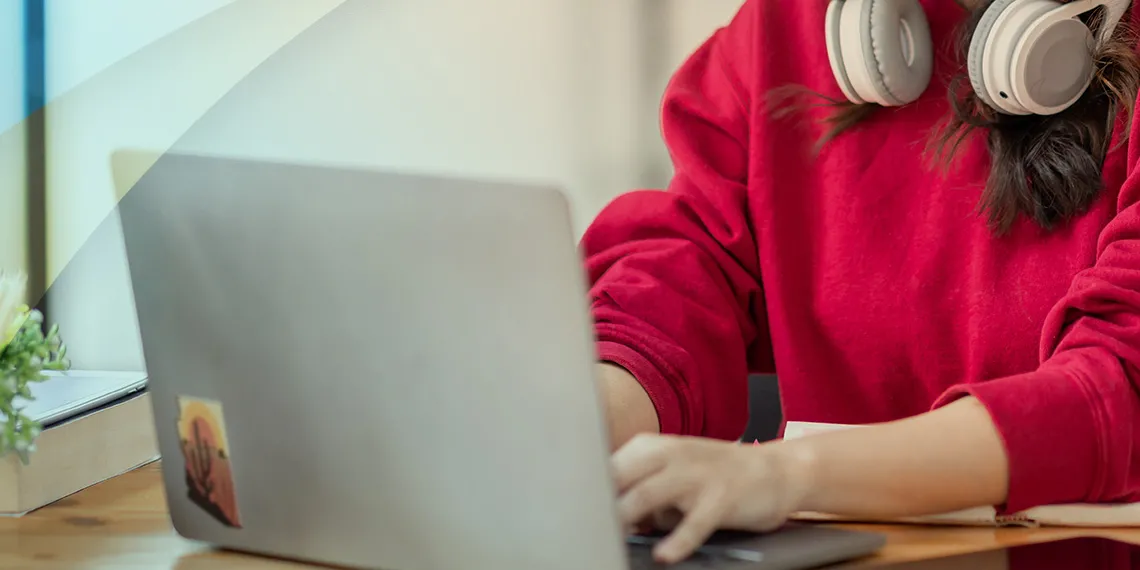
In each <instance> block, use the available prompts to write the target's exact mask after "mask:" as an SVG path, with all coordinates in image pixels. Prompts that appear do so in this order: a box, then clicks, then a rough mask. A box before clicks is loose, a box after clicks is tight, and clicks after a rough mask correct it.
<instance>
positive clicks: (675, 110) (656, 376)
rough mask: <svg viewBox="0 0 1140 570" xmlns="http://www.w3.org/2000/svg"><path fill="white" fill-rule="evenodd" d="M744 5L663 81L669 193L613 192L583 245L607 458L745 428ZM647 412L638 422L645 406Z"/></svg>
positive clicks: (748, 239)
mask: <svg viewBox="0 0 1140 570" xmlns="http://www.w3.org/2000/svg"><path fill="white" fill-rule="evenodd" d="M755 4H756V3H755V2H748V3H746V4H745V6H744V8H742V10H741V12H740V13H739V14H738V16H737V17H736V18H735V20H734V21H733V22H732V23H731V24H730V25H729V26H728V27H726V28H725V29H722V30H720V31H719V32H718V33H717V34H716V35H714V37H713V38H711V39H710V40H709V41H708V42H707V43H706V44H704V45H703V46H702V47H701V48H700V49H698V50H697V51H696V52H695V53H694V54H693V55H692V56H691V57H690V58H689V60H688V61H687V62H686V63H685V64H684V65H683V66H682V67H681V68H680V70H679V71H678V72H677V73H676V75H675V76H674V77H673V80H672V81H671V82H670V85H669V88H668V89H667V91H666V95H665V98H664V104H663V110H662V130H663V135H664V138H665V142H666V145H667V146H668V148H669V151H670V154H671V156H672V158H673V163H674V172H675V174H674V178H673V180H672V181H671V183H670V184H669V187H668V189H667V190H666V191H664V192H661V191H640V192H632V193H629V194H626V195H623V196H621V197H619V198H617V199H616V200H614V201H613V202H612V203H611V204H609V206H607V207H606V208H605V209H604V210H603V211H602V212H601V213H600V214H599V215H598V216H597V218H596V219H595V221H594V223H593V224H592V225H591V227H590V228H589V229H588V230H587V232H586V234H585V236H584V237H583V240H582V249H583V253H584V256H585V258H586V266H587V272H588V277H589V281H590V285H591V288H590V301H591V307H592V311H593V315H594V319H595V322H596V335H597V341H598V342H597V348H598V353H599V356H600V359H601V360H602V361H603V362H606V363H610V364H612V365H615V366H617V367H620V368H621V369H622V370H624V371H628V374H629V375H632V377H633V378H636V381H637V385H636V386H634V385H633V384H632V383H630V382H629V379H630V376H629V375H627V374H626V373H623V372H622V370H615V369H614V368H613V367H603V375H602V378H603V382H604V385H603V386H602V391H603V393H604V395H605V397H606V399H607V401H608V406H609V417H610V426H611V432H612V439H613V445H614V447H615V448H616V447H618V446H620V445H621V444H622V443H624V441H625V440H627V439H629V437H630V436H632V435H633V434H634V433H638V432H645V431H661V432H664V433H669V434H692V435H705V436H710V437H717V438H724V439H730V438H736V437H739V435H740V433H741V432H742V430H743V429H744V426H745V424H746V422H747V413H748V410H747V374H748V357H747V354H748V349H749V347H750V345H751V344H752V343H753V342H754V340H755V339H756V337H757V331H756V326H755V324H754V319H753V315H752V314H751V312H750V309H751V307H752V306H753V304H754V303H756V302H759V293H760V291H759V268H758V267H757V255H756V244H755V241H754V236H753V235H752V232H751V229H750V225H749V223H748V189H747V175H748V112H749V107H750V105H751V104H750V100H749V98H748V97H747V95H746V94H745V93H744V90H743V89H741V87H740V81H739V79H738V77H739V76H738V75H737V74H736V73H735V66H744V65H748V59H749V58H748V57H746V56H747V55H748V54H749V52H750V48H749V46H750V42H751V39H752V34H751V30H750V27H751V18H752V14H751V13H752V11H753V8H752V6H754V5H755ZM646 403H648V404H650V405H651V407H652V414H649V413H646V406H645V404H646Z"/></svg>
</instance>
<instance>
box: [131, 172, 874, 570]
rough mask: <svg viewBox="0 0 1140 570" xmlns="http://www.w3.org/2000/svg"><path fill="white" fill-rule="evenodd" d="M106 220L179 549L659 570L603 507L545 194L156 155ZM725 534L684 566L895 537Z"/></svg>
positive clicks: (527, 569)
mask: <svg viewBox="0 0 1140 570" xmlns="http://www.w3.org/2000/svg"><path fill="white" fill-rule="evenodd" d="M113 162H114V167H115V169H116V170H117V171H121V170H131V169H133V168H135V166H133V165H137V164H139V163H145V164H150V162H152V160H151V159H149V158H147V157H146V156H145V155H143V156H140V155H136V154H132V153H119V154H117V155H116V156H115V157H114V160H113ZM128 178H130V177H128ZM120 216H121V221H122V226H123V231H124V234H125V240H126V250H127V256H128V260H129V265H130V273H131V278H132V281H133V287H134V295H135V302H136V305H137V310H138V319H139V326H140V332H141V338H142V343H143V351H144V355H145V359H146V363H147V367H148V373H149V389H150V391H151V396H152V400H153V402H154V415H155V418H156V421H157V433H158V437H159V444H160V447H161V451H162V454H163V461H162V470H163V475H164V482H165V486H166V490H167V493H166V495H167V497H168V501H169V508H170V513H171V517H172V519H173V523H174V526H175V528H176V529H177V530H178V532H179V533H181V534H182V535H183V536H185V537H188V538H191V539H195V540H200V541H204V542H207V543H210V544H213V545H217V546H219V547H223V548H230V549H237V550H242V551H249V552H255V553H262V554H269V555H274V556H279V557H285V558H291V559H300V560H308V561H314V562H320V563H325V564H332V565H338V566H349V567H368V568H386V569H389V570H440V569H452V568H464V569H466V570H511V569H519V570H535V569H542V570H582V569H583V568H589V569H591V570H630V569H631V568H633V569H635V568H640V567H649V566H652V565H653V564H652V562H651V561H650V557H649V556H648V553H649V550H648V547H647V546H645V545H638V544H632V545H631V544H628V543H627V540H626V537H625V536H623V534H622V530H621V528H620V525H619V524H618V519H617V517H616V508H615V501H614V497H615V495H614V489H613V487H612V485H611V481H610V477H609V464H608V462H609V452H608V444H607V436H606V430H605V425H604V422H603V417H602V414H601V408H600V406H599V399H598V392H597V391H596V387H595V384H594V361H595V354H594V347H593V342H592V334H591V330H592V329H591V322H590V320H589V312H588V310H587V301H586V289H585V279H584V276H583V273H582V269H581V261H580V258H579V255H578V251H577V248H576V244H575V242H574V239H573V232H572V228H571V224H570V216H569V208H568V205H567V202H566V200H565V199H564V198H563V196H562V194H560V193H559V192H558V191H557V190H555V189H552V188H545V187H531V186H524V185H515V184H505V183H502V184H500V183H491V182H475V181H464V180H451V179H443V178H436V177H428V176H411V175H402V174H391V173H379V172H371V171H366V170H352V169H341V168H326V167H316V166H303V165H293V164H278V163H269V162H257V161H249V160H235V159H222V158H211V157H201V156H188V155H176V154H167V155H165V156H163V157H162V158H160V159H159V160H158V161H157V162H155V163H154V166H153V167H152V168H150V170H149V171H147V173H146V174H145V175H143V176H142V177H141V179H139V181H138V183H137V184H135V185H134V187H133V188H132V189H131V190H130V191H129V193H127V195H126V196H125V197H124V198H123V200H122V201H121V203H120ZM732 540H734V541H735V542H732ZM732 540H730V541H729V542H721V543H717V544H712V543H710V545H709V548H710V550H706V551H703V553H702V555H701V556H698V557H696V558H694V561H692V562H691V563H693V564H700V565H702V566H708V565H709V564H714V565H716V566H718V567H720V566H725V567H730V566H736V565H746V566H749V567H755V568H762V569H778V568H779V569H783V568H803V567H809V566H817V565H819V564H824V563H828V562H833V561H839V560H845V559H849V558H852V557H856V556H860V555H864V554H868V553H870V552H873V551H875V550H876V549H878V548H879V547H880V546H882V544H883V540H882V537H880V536H878V535H873V534H862V533H854V532H847V531H841V530H836V529H829V528H826V527H792V528H789V529H788V530H787V531H783V532H777V533H774V534H771V535H767V536H763V537H755V536H747V537H736V538H733V539H732ZM635 542H636V541H635ZM714 542H715V541H714ZM729 547H731V548H729ZM745 551H748V552H751V554H744V553H745ZM702 557H703V558H702Z"/></svg>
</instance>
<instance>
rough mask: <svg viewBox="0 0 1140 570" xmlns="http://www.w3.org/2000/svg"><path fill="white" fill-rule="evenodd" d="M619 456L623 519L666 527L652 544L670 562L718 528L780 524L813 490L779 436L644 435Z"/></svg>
mask: <svg viewBox="0 0 1140 570" xmlns="http://www.w3.org/2000/svg"><path fill="white" fill-rule="evenodd" d="M612 462H613V469H614V476H615V478H616V483H617V488H618V493H619V495H620V498H619V503H618V506H619V511H620V514H621V517H622V522H623V523H624V524H625V526H626V527H627V528H630V529H645V528H646V527H647V526H651V527H653V528H655V529H658V530H662V531H666V532H667V533H668V535H667V536H666V537H665V538H664V539H663V540H661V541H660V542H659V543H657V545H656V546H655V547H654V549H653V555H654V558H656V559H657V560H658V561H659V562H663V563H666V564H671V563H675V562H679V561H681V560H684V559H685V558H688V557H689V556H690V555H691V554H692V553H693V552H694V551H695V550H696V549H697V548H699V547H700V546H701V545H702V544H704V542H705V541H706V540H707V539H708V538H709V536H711V535H712V533H713V532H715V531H716V530H718V529H731V530H742V531H753V532H765V531H770V530H774V529H776V528H778V527H780V526H781V525H782V524H784V522H785V521H787V518H788V516H789V515H791V513H792V512H794V511H795V510H796V509H797V507H798V505H799V503H800V501H801V500H802V498H803V496H804V495H805V494H806V492H807V482H806V481H805V479H806V477H801V476H799V475H798V473H793V471H794V469H793V467H795V465H794V463H795V460H794V459H793V458H791V457H790V456H789V455H788V454H786V453H783V452H782V450H781V448H780V447H779V444H768V445H760V446H751V445H740V444H737V443H730V442H724V441H718V440H711V439H704V438H695V437H674V436H662V435H640V436H637V437H635V438H634V439H632V440H630V442H629V443H627V444H625V445H624V446H622V447H621V448H620V449H619V450H618V451H617V452H616V453H614V455H613V458H612Z"/></svg>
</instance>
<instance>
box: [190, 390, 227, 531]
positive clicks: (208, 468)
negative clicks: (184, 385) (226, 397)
mask: <svg viewBox="0 0 1140 570" xmlns="http://www.w3.org/2000/svg"><path fill="white" fill-rule="evenodd" d="M178 409H179V413H178V437H179V440H180V443H181V446H182V457H183V459H184V460H185V463H186V488H187V491H186V492H187V495H188V496H189V498H190V500H191V501H192V502H193V503H194V504H196V505H198V506H199V507H201V508H202V510H204V511H206V512H207V513H208V514H209V515H210V516H212V517H214V518H215V519H217V520H218V522H220V523H222V524H224V525H226V526H229V527H233V528H241V518H240V516H239V515H238V508H237V495H236V494H235V492H234V480H233V471H232V470H231V468H230V467H231V466H230V447H229V440H228V439H227V438H226V423H225V419H224V418H223V417H222V405H221V404H219V403H218V402H214V401H211V400H203V399H199V398H189V397H185V396H183V397H179V398H178Z"/></svg>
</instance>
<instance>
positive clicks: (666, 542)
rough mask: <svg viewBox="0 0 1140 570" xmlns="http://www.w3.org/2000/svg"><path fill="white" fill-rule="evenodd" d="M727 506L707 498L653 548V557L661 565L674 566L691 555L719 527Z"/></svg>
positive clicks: (715, 499)
mask: <svg viewBox="0 0 1140 570" xmlns="http://www.w3.org/2000/svg"><path fill="white" fill-rule="evenodd" d="M726 509H727V505H725V504H724V502H723V501H721V500H720V499H719V498H717V497H712V496H709V497H707V498H703V499H701V500H699V501H698V502H697V504H696V505H695V506H694V507H693V509H692V510H690V511H689V512H688V513H686V514H685V516H684V518H682V519H681V523H680V524H678V525H677V528H675V529H673V532H671V533H669V536H666V537H665V538H664V539H663V540H661V542H659V543H657V546H655V547H654V548H653V557H654V558H656V559H657V561H658V562H661V563H663V564H676V563H677V562H680V561H682V560H684V559H686V558H688V557H689V556H690V555H692V554H693V552H694V551H696V550H697V549H698V548H700V547H701V545H703V544H704V543H705V542H706V541H707V540H708V539H709V537H710V536H712V533H713V532H715V531H716V529H717V527H718V526H720V520H721V517H722V516H723V514H724V511H725V510H726Z"/></svg>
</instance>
